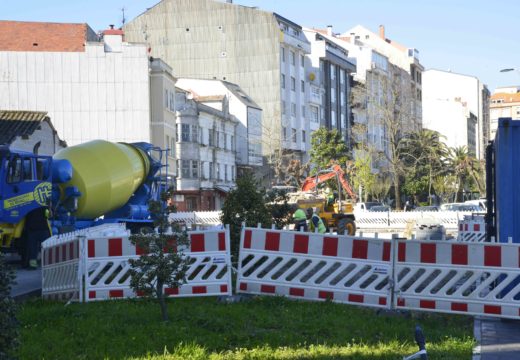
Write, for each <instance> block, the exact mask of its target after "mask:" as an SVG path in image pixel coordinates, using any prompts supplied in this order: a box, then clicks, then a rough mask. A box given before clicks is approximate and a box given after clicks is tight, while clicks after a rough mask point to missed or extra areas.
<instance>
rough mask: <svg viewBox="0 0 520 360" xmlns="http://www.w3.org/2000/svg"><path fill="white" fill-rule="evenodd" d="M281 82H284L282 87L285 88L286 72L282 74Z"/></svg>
mask: <svg viewBox="0 0 520 360" xmlns="http://www.w3.org/2000/svg"><path fill="white" fill-rule="evenodd" d="M280 82H281V83H282V89H285V75H284V74H282V78H281V80H280Z"/></svg>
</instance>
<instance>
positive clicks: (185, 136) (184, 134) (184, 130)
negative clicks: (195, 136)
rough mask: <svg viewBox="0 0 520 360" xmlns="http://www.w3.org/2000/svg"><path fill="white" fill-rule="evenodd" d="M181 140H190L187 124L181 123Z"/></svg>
mask: <svg viewBox="0 0 520 360" xmlns="http://www.w3.org/2000/svg"><path fill="white" fill-rule="evenodd" d="M181 126H182V134H181V141H190V126H189V125H188V124H182V125H181Z"/></svg>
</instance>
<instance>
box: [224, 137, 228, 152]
mask: <svg viewBox="0 0 520 360" xmlns="http://www.w3.org/2000/svg"><path fill="white" fill-rule="evenodd" d="M227 145H228V134H226V133H224V149H227V148H228V147H227Z"/></svg>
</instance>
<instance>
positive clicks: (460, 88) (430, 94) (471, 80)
mask: <svg viewBox="0 0 520 360" xmlns="http://www.w3.org/2000/svg"><path fill="white" fill-rule="evenodd" d="M422 85H423V86H422V89H423V126H424V127H425V128H427V129H431V130H437V131H439V132H440V133H441V134H443V135H444V136H446V137H450V138H452V137H454V136H457V137H459V138H460V139H462V138H464V137H465V136H466V135H464V134H458V135H455V134H453V130H454V128H450V124H451V123H450V121H453V116H454V114H452V113H448V112H446V111H448V110H449V109H448V108H447V107H446V106H447V105H446V104H452V105H450V106H448V107H449V108H451V107H453V106H454V107H460V106H461V104H462V107H465V108H467V111H468V112H469V113H471V114H473V115H474V116H475V117H476V121H477V130H476V132H475V139H469V140H468V141H469V142H471V143H472V142H474V143H475V144H476V148H475V155H476V156H477V158H478V159H481V160H483V159H484V154H485V147H486V145H487V142H488V140H489V139H490V136H489V91H488V89H487V87H486V85H484V84H483V83H482V82H480V80H479V79H478V78H476V77H474V76H470V75H463V74H457V73H453V72H450V71H442V70H436V69H429V70H426V71H424V72H423V84H422ZM463 112H465V110H464V111H463ZM459 113H460V112H459ZM469 113H468V114H469ZM468 114H466V115H468ZM468 116H469V115H468ZM466 117H467V116H466ZM464 118H465V116H462V117H460V118H459V119H460V120H459V121H462V122H465V120H464ZM455 126H456V127H457V126H458V125H455ZM441 129H444V130H443V131H441ZM460 145H466V146H468V149H469V148H470V145H469V143H468V144H465V143H460V144H459V145H458V146H460Z"/></svg>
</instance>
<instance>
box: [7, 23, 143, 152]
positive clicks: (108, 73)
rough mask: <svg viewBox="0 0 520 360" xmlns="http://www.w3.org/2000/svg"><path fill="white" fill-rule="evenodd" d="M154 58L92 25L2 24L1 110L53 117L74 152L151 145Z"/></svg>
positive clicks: (113, 32) (119, 35) (120, 35)
mask: <svg viewBox="0 0 520 360" xmlns="http://www.w3.org/2000/svg"><path fill="white" fill-rule="evenodd" d="M149 98H150V96H149V80H148V54H147V48H146V45H144V44H130V43H127V42H125V41H123V33H122V31H121V30H115V29H109V30H106V31H105V32H104V33H103V36H102V40H100V39H99V37H98V36H97V35H96V34H95V33H94V31H93V30H92V29H91V28H90V27H89V26H88V25H87V24H64V23H37V22H18V21H0V109H5V110H30V111H44V112H47V113H48V115H49V117H50V118H51V119H52V122H53V124H54V126H55V128H56V130H57V131H58V132H59V133H60V134H61V136H62V137H63V139H64V140H66V141H67V143H68V144H69V145H75V144H78V143H82V142H85V141H89V140H93V139H106V140H110V141H124V142H136V141H150V140H151V136H150V103H149Z"/></svg>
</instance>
